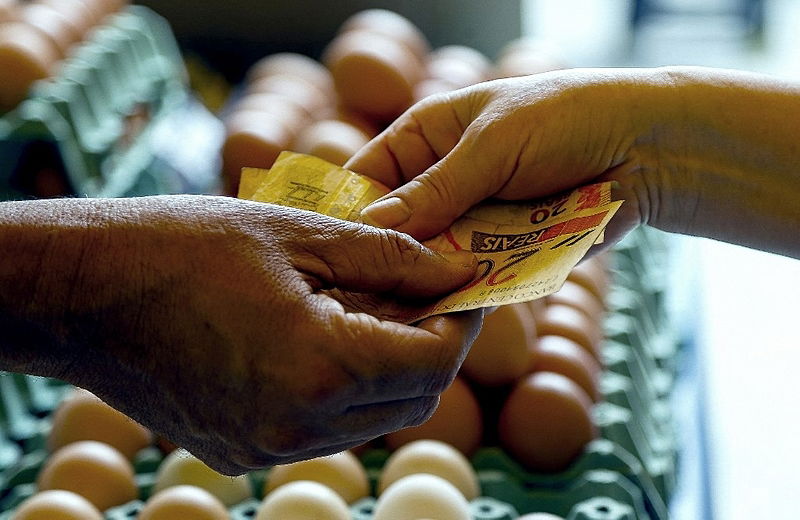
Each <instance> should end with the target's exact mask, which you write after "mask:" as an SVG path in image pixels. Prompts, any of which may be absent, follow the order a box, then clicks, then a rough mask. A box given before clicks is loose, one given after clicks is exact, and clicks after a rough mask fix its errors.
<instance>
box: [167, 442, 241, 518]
mask: <svg viewBox="0 0 800 520" xmlns="http://www.w3.org/2000/svg"><path fill="white" fill-rule="evenodd" d="M182 484H188V485H190V486H197V487H199V488H203V489H205V490H206V491H208V492H209V493H211V494H212V495H214V496H215V497H217V498H218V499H219V500H220V501H221V502H222V503H223V504H225V505H226V506H232V505H236V504H238V503H239V502H242V501H244V500H246V499H248V498H250V497H252V496H253V491H252V488H251V486H250V481H249V480H248V478H247V477H246V476H241V477H229V476H226V475H223V474H222V473H217V472H216V471H214V470H213V469H211V468H209V467H208V466H206V465H205V464H204V463H203V462H202V461H201V460H200V459H198V458H197V457H195V456H194V455H192V454H191V453H189V452H188V451H186V450H184V449H177V450H175V451H173V452H172V453H170V454H169V455H167V457H166V458H165V459H164V461H163V462H162V463H161V465H160V466H159V467H158V471H157V472H156V482H155V486H153V493H158V492H159V491H161V490H162V489H166V488H168V487H172V486H179V485H182Z"/></svg>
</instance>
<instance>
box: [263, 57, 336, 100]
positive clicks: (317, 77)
mask: <svg viewBox="0 0 800 520" xmlns="http://www.w3.org/2000/svg"><path fill="white" fill-rule="evenodd" d="M274 75H287V76H295V77H298V78H301V79H303V80H305V81H307V82H309V83H312V84H313V85H314V86H316V87H317V88H318V89H319V90H321V91H322V92H323V93H325V95H326V96H328V97H332V96H333V95H334V92H335V90H334V87H333V78H332V77H331V73H330V72H329V71H328V69H326V68H325V66H324V65H322V64H321V63H319V62H318V61H316V60H314V59H312V58H309V57H308V56H305V55H303V54H298V53H294V52H280V53H277V54H271V55H269V56H267V57H265V58H261V59H260V60H259V61H257V62H256V63H255V64H253V66H252V67H250V70H249V71H248V72H247V81H248V82H250V83H254V82H256V81H258V80H259V79H262V78H266V77H268V76H274Z"/></svg>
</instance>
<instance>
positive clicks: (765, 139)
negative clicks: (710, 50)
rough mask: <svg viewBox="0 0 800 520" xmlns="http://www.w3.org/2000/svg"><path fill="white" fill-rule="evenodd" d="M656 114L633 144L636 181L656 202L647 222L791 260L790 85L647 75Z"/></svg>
mask: <svg viewBox="0 0 800 520" xmlns="http://www.w3.org/2000/svg"><path fill="white" fill-rule="evenodd" d="M652 74H653V76H654V78H655V81H657V82H658V83H659V84H660V85H662V87H661V88H658V89H656V90H655V91H654V95H655V96H656V97H655V98H654V99H652V100H651V102H653V103H655V104H654V105H653V106H654V107H656V110H658V117H656V118H654V120H653V123H652V126H651V128H650V129H649V130H648V132H646V133H644V134H643V137H642V138H640V140H639V142H637V148H638V149H639V150H640V152H639V153H640V155H641V156H643V157H646V160H644V161H643V164H645V165H646V167H645V168H644V169H643V171H644V172H645V173H644V174H643V177H645V178H646V179H647V180H648V181H647V182H648V186H649V189H650V190H651V193H654V194H656V196H655V197H653V198H654V199H655V200H657V201H658V203H657V204H653V205H652V207H651V208H650V213H649V217H648V222H649V223H650V224H652V225H654V226H656V227H659V228H661V229H664V230H667V231H676V232H680V233H686V234H692V235H699V236H705V237H710V238H716V239H720V240H724V241H729V242H734V243H738V244H742V245H746V246H750V247H755V248H759V249H766V250H770V251H773V252H777V253H781V254H789V255H792V256H797V255H798V254H800V251H798V250H797V246H793V245H791V244H788V245H787V244H786V239H785V238H784V237H783V235H784V230H785V229H787V228H788V227H791V228H794V229H796V228H797V227H798V226H800V207H798V205H797V203H796V201H797V200H798V197H800V175H798V174H797V169H796V165H797V164H798V163H800V147H798V146H797V142H796V138H795V137H794V135H793V132H791V131H789V130H788V129H791V128H792V127H793V126H794V125H795V124H796V121H798V120H800V88H798V86H797V85H796V84H792V83H790V82H787V81H783V80H780V79H777V78H772V77H768V76H763V75H757V74H751V73H745V72H738V71H728V70H718V69H707V68H699V67H670V68H664V69H653V71H652Z"/></svg>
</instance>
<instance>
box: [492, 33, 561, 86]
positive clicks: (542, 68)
mask: <svg viewBox="0 0 800 520" xmlns="http://www.w3.org/2000/svg"><path fill="white" fill-rule="evenodd" d="M565 67H566V65H565V64H564V61H563V59H562V58H561V53H560V52H559V51H558V49H556V48H555V47H554V46H553V45H551V44H549V43H547V42H544V41H542V40H537V39H535V38H519V39H517V40H513V41H511V42H509V43H508V44H507V45H506V46H505V47H503V49H501V51H500V53H499V54H498V58H497V63H496V65H495V73H494V77H496V78H511V77H515V76H527V75H529V74H538V73H540V72H547V71H551V70H558V69H563V68H565Z"/></svg>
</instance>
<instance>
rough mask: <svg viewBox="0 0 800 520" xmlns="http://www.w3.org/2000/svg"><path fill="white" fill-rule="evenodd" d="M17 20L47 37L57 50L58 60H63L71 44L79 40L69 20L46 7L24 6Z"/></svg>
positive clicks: (79, 35)
mask: <svg viewBox="0 0 800 520" xmlns="http://www.w3.org/2000/svg"><path fill="white" fill-rule="evenodd" d="M19 19H20V21H23V22H25V23H27V24H28V25H30V26H31V27H35V28H36V29H38V30H39V31H41V32H42V34H44V35H45V36H47V38H48V39H49V40H50V41H51V43H52V44H53V46H54V47H55V48H56V49H57V50H58V57H59V58H64V57H65V56H66V55H67V53H68V52H69V49H70V47H71V46H72V44H73V43H75V42H77V41H79V40H80V39H81V34H80V33H79V32H78V31H77V30H76V27H75V26H74V25H73V24H72V22H71V20H70V19H69V18H67V17H66V16H65V15H64V14H63V13H61V12H60V11H58V10H57V9H54V8H53V7H51V6H48V5H44V4H25V5H24V6H23V8H22V9H21V10H20V15H19Z"/></svg>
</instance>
